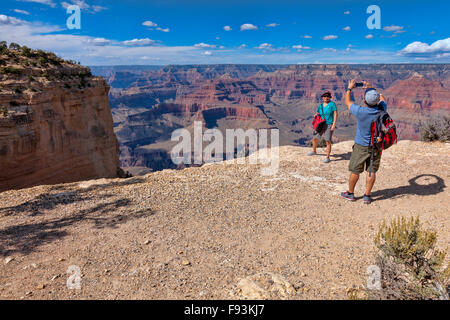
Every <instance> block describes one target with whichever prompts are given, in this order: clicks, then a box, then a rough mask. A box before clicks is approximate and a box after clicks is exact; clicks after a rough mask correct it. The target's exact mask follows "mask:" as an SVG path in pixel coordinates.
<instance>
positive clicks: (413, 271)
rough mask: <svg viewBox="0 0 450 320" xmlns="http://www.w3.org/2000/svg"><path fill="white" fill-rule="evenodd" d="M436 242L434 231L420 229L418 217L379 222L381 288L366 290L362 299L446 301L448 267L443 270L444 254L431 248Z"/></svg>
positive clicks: (354, 295)
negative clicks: (388, 222)
mask: <svg viewBox="0 0 450 320" xmlns="http://www.w3.org/2000/svg"><path fill="white" fill-rule="evenodd" d="M436 239H437V236H436V232H434V231H429V230H423V229H422V226H421V224H420V221H419V218H418V217H417V218H411V219H406V218H404V217H401V218H397V219H394V220H393V221H392V222H391V223H390V224H389V225H388V224H387V223H386V222H383V223H382V224H381V226H380V227H379V229H378V233H377V235H376V237H375V246H376V249H377V251H378V253H377V256H376V265H377V266H378V267H379V268H380V276H381V278H380V281H381V289H380V290H379V289H373V288H370V289H369V288H366V289H365V290H364V292H365V293H366V298H369V299H388V300H391V299H400V300H423V299H427V300H428V299H448V298H449V292H448V289H449V288H448V284H449V279H450V268H449V267H447V268H443V263H444V259H445V255H446V252H445V251H439V250H437V249H436V248H435V245H436ZM348 294H349V297H350V298H355V297H357V296H358V294H355V292H354V291H352V292H349V293H348Z"/></svg>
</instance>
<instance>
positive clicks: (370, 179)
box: [365, 172, 376, 196]
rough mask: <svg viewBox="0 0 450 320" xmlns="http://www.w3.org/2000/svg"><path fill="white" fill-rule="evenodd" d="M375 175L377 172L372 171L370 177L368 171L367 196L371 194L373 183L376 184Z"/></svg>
mask: <svg viewBox="0 0 450 320" xmlns="http://www.w3.org/2000/svg"><path fill="white" fill-rule="evenodd" d="M375 177H376V173H375V172H372V173H371V174H370V177H369V172H367V175H366V193H365V194H366V195H367V196H370V194H371V192H372V188H373V185H374V184H375Z"/></svg>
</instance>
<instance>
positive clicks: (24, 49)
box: [22, 46, 33, 58]
mask: <svg viewBox="0 0 450 320" xmlns="http://www.w3.org/2000/svg"><path fill="white" fill-rule="evenodd" d="M22 55H23V56H25V57H28V58H30V57H32V56H33V53H32V52H31V49H30V48H28V47H27V46H23V47H22Z"/></svg>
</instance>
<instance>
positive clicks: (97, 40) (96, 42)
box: [86, 38, 111, 46]
mask: <svg viewBox="0 0 450 320" xmlns="http://www.w3.org/2000/svg"><path fill="white" fill-rule="evenodd" d="M86 43H88V44H91V45H94V46H106V45H109V44H111V40H108V39H105V38H93V39H88V40H87V41H86Z"/></svg>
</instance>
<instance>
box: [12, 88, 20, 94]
mask: <svg viewBox="0 0 450 320" xmlns="http://www.w3.org/2000/svg"><path fill="white" fill-rule="evenodd" d="M14 93H16V94H21V93H22V89H21V88H19V87H15V88H14Z"/></svg>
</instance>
